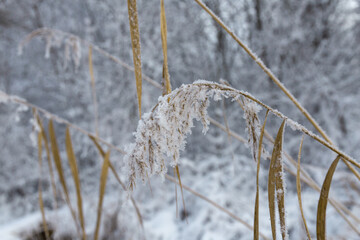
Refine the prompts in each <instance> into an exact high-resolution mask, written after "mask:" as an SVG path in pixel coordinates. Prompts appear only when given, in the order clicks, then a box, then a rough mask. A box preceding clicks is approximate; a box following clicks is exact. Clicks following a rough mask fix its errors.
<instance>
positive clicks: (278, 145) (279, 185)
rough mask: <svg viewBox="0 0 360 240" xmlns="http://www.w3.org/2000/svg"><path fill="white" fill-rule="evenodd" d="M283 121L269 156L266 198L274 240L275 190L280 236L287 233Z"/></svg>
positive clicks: (284, 235) (284, 236) (284, 237)
mask: <svg viewBox="0 0 360 240" xmlns="http://www.w3.org/2000/svg"><path fill="white" fill-rule="evenodd" d="M285 121H286V120H284V121H283V122H282V124H281V126H280V128H279V131H278V133H277V136H276V138H275V142H274V149H273V152H272V156H271V162H270V170H269V180H268V195H269V196H268V197H269V211H270V221H271V231H272V236H273V239H276V226H275V222H276V219H275V189H276V198H277V205H278V210H279V218H280V227H281V235H282V238H283V239H286V236H287V231H286V224H285V201H284V196H285V192H284V184H283V163H282V145H283V135H284V127H285Z"/></svg>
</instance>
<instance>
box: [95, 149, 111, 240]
mask: <svg viewBox="0 0 360 240" xmlns="http://www.w3.org/2000/svg"><path fill="white" fill-rule="evenodd" d="M109 158H110V151H108V152H107V153H106V154H105V158H104V163H103V165H102V169H101V176H100V191H99V202H98V208H97V218H96V227H95V235H94V239H95V240H98V236H99V229H100V220H101V213H102V204H103V199H104V195H105V187H106V180H107V174H108V169H109Z"/></svg>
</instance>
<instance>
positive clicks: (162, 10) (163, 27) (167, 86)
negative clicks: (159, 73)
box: [160, 0, 171, 95]
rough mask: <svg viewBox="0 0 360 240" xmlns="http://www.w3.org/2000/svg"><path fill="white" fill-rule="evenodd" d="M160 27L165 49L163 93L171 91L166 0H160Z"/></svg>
mask: <svg viewBox="0 0 360 240" xmlns="http://www.w3.org/2000/svg"><path fill="white" fill-rule="evenodd" d="M160 27H161V44H162V49H163V56H164V64H163V79H164V80H165V82H164V86H163V95H165V94H168V93H170V92H171V84H170V75H169V66H168V58H167V26H166V15H165V5H164V0H160Z"/></svg>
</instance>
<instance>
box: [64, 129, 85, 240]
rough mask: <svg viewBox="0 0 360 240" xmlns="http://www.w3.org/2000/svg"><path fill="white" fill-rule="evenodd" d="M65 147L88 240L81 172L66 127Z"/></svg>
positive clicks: (81, 221) (79, 211) (81, 219)
mask: <svg viewBox="0 0 360 240" xmlns="http://www.w3.org/2000/svg"><path fill="white" fill-rule="evenodd" d="M65 146H66V153H67V157H68V161H69V165H70V169H71V174H72V177H73V180H74V184H75V188H76V198H77V206H78V214H79V219H80V227H81V230H82V239H83V240H86V231H85V220H84V213H83V205H82V197H81V188H80V178H79V171H78V167H77V163H76V157H75V154H74V150H73V147H72V141H71V136H70V131H69V127H68V126H67V127H66V136H65Z"/></svg>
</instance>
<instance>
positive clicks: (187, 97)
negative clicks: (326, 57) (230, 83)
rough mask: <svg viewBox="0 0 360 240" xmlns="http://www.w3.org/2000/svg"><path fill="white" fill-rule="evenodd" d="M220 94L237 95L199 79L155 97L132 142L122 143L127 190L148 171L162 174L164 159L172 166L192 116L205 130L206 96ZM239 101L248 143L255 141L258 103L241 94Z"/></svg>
mask: <svg viewBox="0 0 360 240" xmlns="http://www.w3.org/2000/svg"><path fill="white" fill-rule="evenodd" d="M221 96H224V97H226V98H228V97H231V98H233V100H235V99H237V98H238V97H239V96H240V95H239V94H238V93H235V92H233V91H225V90H223V89H222V88H221V85H219V84H215V83H212V82H208V81H203V80H199V81H196V82H195V83H194V84H190V85H182V86H181V87H179V88H178V89H175V90H174V91H172V92H171V93H170V94H168V95H165V96H161V97H159V99H158V104H157V105H156V106H155V107H154V108H153V109H152V111H151V112H149V113H146V114H144V115H143V117H142V119H141V120H140V121H139V124H138V127H137V130H136V132H135V133H134V136H135V143H132V144H130V145H128V146H127V147H126V152H127V154H126V156H125V158H124V159H125V161H124V162H125V164H126V173H127V174H128V176H127V180H128V189H129V190H130V191H132V190H133V188H134V186H135V183H136V179H138V178H141V179H142V181H143V182H144V181H145V180H146V179H148V178H149V177H151V176H152V175H160V176H162V177H164V175H165V174H166V172H167V167H166V159H168V160H169V163H170V165H171V166H172V167H175V166H177V165H178V164H179V156H180V150H184V148H185V145H186V137H187V135H189V134H190V133H191V128H192V127H193V120H194V119H196V120H198V121H201V123H202V125H203V133H204V134H205V133H206V132H207V130H208V126H209V123H210V122H209V119H208V114H207V108H208V106H209V99H211V98H213V99H214V100H215V101H218V100H220V99H221ZM243 102H244V105H245V106H246V107H245V109H246V111H245V115H244V117H245V118H246V119H247V123H248V128H249V130H248V133H249V143H251V147H252V146H255V145H256V144H257V142H258V141H257V138H258V132H259V130H258V128H259V126H260V125H259V123H258V122H259V121H258V118H257V112H258V111H259V110H260V106H258V104H256V103H255V102H252V101H251V100H248V99H246V100H245V98H244V99H243Z"/></svg>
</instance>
